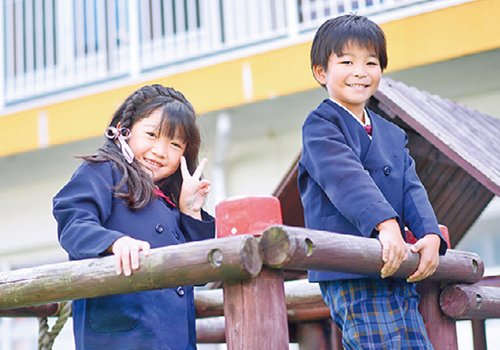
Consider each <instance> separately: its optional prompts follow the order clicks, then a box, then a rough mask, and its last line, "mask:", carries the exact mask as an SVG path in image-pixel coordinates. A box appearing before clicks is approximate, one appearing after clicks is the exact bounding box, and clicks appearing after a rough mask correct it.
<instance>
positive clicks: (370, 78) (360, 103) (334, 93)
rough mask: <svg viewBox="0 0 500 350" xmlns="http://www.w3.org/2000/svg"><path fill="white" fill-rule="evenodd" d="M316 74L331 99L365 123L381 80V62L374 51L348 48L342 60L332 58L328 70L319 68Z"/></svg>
mask: <svg viewBox="0 0 500 350" xmlns="http://www.w3.org/2000/svg"><path fill="white" fill-rule="evenodd" d="M313 72H314V76H315V77H316V80H318V82H319V83H320V84H322V85H324V86H325V87H326V89H327V90H328V94H329V95H330V97H331V98H332V99H334V100H336V101H337V102H340V103H341V104H342V105H343V106H344V107H346V108H348V109H349V110H350V111H351V112H353V113H354V114H355V115H356V116H357V117H358V118H359V119H360V120H361V121H363V109H364V107H365V104H366V102H367V101H368V99H369V98H370V97H371V96H372V95H373V94H374V93H375V91H376V90H377V88H378V85H379V83H380V79H381V77H382V69H381V67H380V62H379V60H378V58H377V56H376V55H375V53H374V52H373V51H372V50H369V49H368V48H363V47H359V45H353V44H348V45H346V47H345V48H344V50H343V52H342V54H341V55H340V56H337V55H336V54H335V53H332V54H331V55H330V59H329V60H328V67H327V68H326V70H325V69H324V68H323V67H321V66H319V65H317V66H314V68H313Z"/></svg>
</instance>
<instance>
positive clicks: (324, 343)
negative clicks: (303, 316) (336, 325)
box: [297, 322, 332, 350]
mask: <svg viewBox="0 0 500 350" xmlns="http://www.w3.org/2000/svg"><path fill="white" fill-rule="evenodd" d="M297 343H298V344H299V348H300V350H332V348H331V347H330V344H329V339H328V337H327V336H326V332H325V325H324V324H323V323H321V322H301V323H298V324H297Z"/></svg>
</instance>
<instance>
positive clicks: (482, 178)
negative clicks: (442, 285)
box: [274, 78, 500, 247]
mask: <svg viewBox="0 0 500 350" xmlns="http://www.w3.org/2000/svg"><path fill="white" fill-rule="evenodd" d="M369 108H371V109H372V110H374V111H376V112H377V113H379V114H380V115H381V116H383V117H384V118H386V119H388V120H391V121H392V122H394V123H396V124H397V125H399V126H400V127H402V128H403V129H404V130H405V131H406V132H407V134H408V138H409V141H408V148H409V150H410V153H411V155H412V156H413V158H414V159H415V162H416V164H417V172H418V175H419V176H420V179H421V180H422V183H423V184H424V186H425V188H426V189H427V192H428V194H429V199H430V201H431V203H432V205H433V207H434V210H435V212H436V216H437V218H438V220H439V222H440V223H441V224H444V225H446V226H448V229H449V232H450V238H451V244H452V247H454V246H455V245H456V244H457V243H458V242H459V241H460V239H461V238H462V237H463V236H464V234H465V233H466V232H467V230H468V229H469V228H470V227H471V225H472V224H473V223H474V221H475V220H476V219H477V218H478V216H479V215H480V214H481V212H482V211H483V210H484V208H485V207H486V205H487V204H488V203H489V202H490V201H491V199H492V198H493V197H494V196H495V195H497V196H498V195H500V135H499V134H500V119H496V118H494V117H491V116H489V115H486V114H483V113H480V112H478V111H475V110H473V109H471V108H468V107H465V106H462V105H459V104H457V103H454V102H452V101H450V100H447V99H444V98H442V97H439V96H437V95H432V94H429V93H427V92H425V91H421V90H418V89H416V88H413V87H409V86H407V85H405V84H403V83H401V82H396V81H394V80H391V79H389V78H384V79H382V82H381V84H380V87H379V90H378V91H377V93H376V94H375V95H374V96H373V97H372V99H371V100H370V103H369ZM297 163H298V158H297V160H296V161H295V163H294V164H293V165H292V167H291V168H290V170H289V171H288V173H287V174H286V176H285V177H284V179H283V180H282V182H281V183H280V185H279V186H278V188H277V189H276V191H275V193H274V195H275V196H277V197H278V198H279V200H280V202H281V205H282V210H283V222H284V224H285V225H291V226H304V218H303V213H302V205H301V202H300V197H299V193H298V189H297Z"/></svg>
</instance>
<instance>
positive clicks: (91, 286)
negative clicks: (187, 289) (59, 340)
mask: <svg viewBox="0 0 500 350" xmlns="http://www.w3.org/2000/svg"><path fill="white" fill-rule="evenodd" d="M140 266H141V267H140V269H139V270H137V271H135V272H134V274H133V275H132V276H128V277H126V276H123V275H119V276H117V275H116V272H115V257H114V256H108V257H104V258H97V259H86V260H79V261H70V262H66V263H59V264H52V265H44V266H40V267H36V268H30V269H21V270H14V271H8V272H1V273H0V309H11V308H18V307H23V306H32V305H38V304H46V303H51V302H56V301H64V300H72V299H80V298H91V297H96V296H102V295H110V294H119V293H131V292H136V291H141V290H149V289H158V288H170V287H176V286H179V285H192V284H203V283H207V282H210V281H216V280H227V279H232V280H240V279H244V278H249V277H252V276H256V275H257V274H258V273H259V271H260V269H261V267H262V258H261V255H260V252H259V245H258V242H257V240H256V239H255V238H254V237H252V236H249V235H242V236H237V237H229V238H225V239H218V240H215V239H212V240H205V241H199V242H192V243H186V244H179V245H175V246H168V247H163V248H157V249H152V250H151V253H150V255H149V256H143V255H141V261H140Z"/></svg>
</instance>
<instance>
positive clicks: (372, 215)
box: [356, 201, 399, 237]
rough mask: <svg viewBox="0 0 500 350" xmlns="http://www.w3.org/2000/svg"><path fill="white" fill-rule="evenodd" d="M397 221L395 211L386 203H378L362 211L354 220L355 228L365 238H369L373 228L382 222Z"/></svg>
mask: <svg viewBox="0 0 500 350" xmlns="http://www.w3.org/2000/svg"><path fill="white" fill-rule="evenodd" d="M394 218H396V219H399V216H398V214H397V213H396V211H395V210H394V209H393V208H392V207H391V206H390V205H387V203H385V202H382V201H378V202H375V203H373V204H371V205H369V206H368V207H366V208H365V209H363V210H362V211H361V212H360V213H359V215H358V218H357V220H356V226H357V227H358V229H359V231H360V232H361V234H362V235H363V236H365V237H371V234H372V232H373V230H374V229H375V227H376V226H377V225H378V224H379V223H381V222H382V221H385V220H389V219H394Z"/></svg>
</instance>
